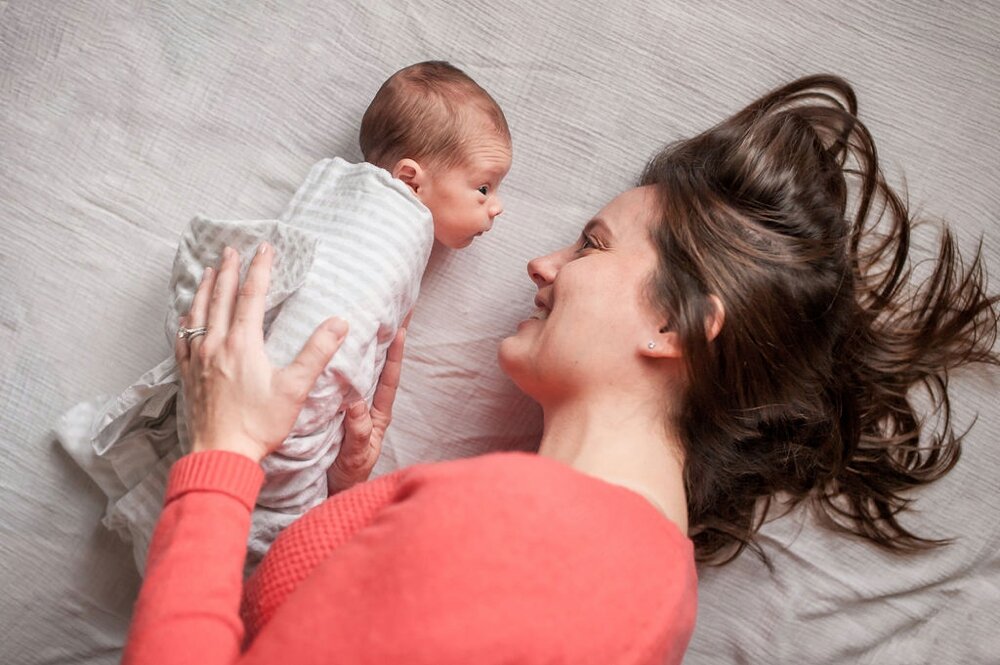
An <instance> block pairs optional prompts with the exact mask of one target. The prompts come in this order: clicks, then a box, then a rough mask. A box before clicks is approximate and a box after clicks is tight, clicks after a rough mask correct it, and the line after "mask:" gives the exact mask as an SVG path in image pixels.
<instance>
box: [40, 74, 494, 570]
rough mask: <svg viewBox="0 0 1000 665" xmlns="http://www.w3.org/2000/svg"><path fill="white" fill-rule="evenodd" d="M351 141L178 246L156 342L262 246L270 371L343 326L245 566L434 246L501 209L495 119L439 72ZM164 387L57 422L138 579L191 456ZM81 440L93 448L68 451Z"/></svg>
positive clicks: (383, 107) (294, 492)
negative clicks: (208, 282)
mask: <svg viewBox="0 0 1000 665" xmlns="http://www.w3.org/2000/svg"><path fill="white" fill-rule="evenodd" d="M360 143H361V150H362V153H363V154H364V158H365V161H364V162H362V163H359V164H350V163H348V162H346V161H344V160H342V159H339V158H333V159H324V160H322V161H320V162H319V163H317V164H316V165H314V166H313V167H312V169H311V170H310V172H309V175H308V176H307V178H306V180H305V182H304V183H303V184H302V186H301V187H300V188H299V189H298V190H297V191H296V193H295V195H294V197H293V198H292V201H291V202H290V203H289V205H288V207H287V208H286V210H285V212H284V213H283V214H282V215H281V217H280V218H279V219H277V220H256V221H254V220H238V221H219V220H210V219H206V218H203V217H196V218H195V219H194V220H193V221H192V222H191V224H190V226H189V228H188V229H187V230H186V231H185V233H184V235H183V237H182V239H181V243H180V246H179V248H178V251H177V257H176V259H175V263H174V270H173V276H172V279H171V289H172V291H173V294H174V301H173V307H172V308H171V312H170V314H169V315H168V319H167V328H168V334H170V335H173V333H174V332H175V331H177V330H178V317H179V316H180V315H182V314H184V313H185V312H186V311H187V309H188V308H189V307H190V303H191V300H192V298H193V295H194V291H195V289H196V287H197V283H198V280H199V279H200V277H201V273H202V272H203V271H204V268H205V267H206V266H209V265H217V263H218V260H219V257H220V256H221V253H222V250H223V248H224V247H226V246H230V247H233V248H234V249H236V250H237V251H238V252H239V253H240V254H241V255H242V257H243V260H244V264H245V263H246V262H247V259H248V258H249V257H250V256H251V255H252V253H253V252H254V251H255V250H256V248H257V246H258V245H259V244H260V243H261V242H263V241H265V240H266V241H268V242H270V243H271V244H272V245H273V246H274V248H275V257H276V261H275V266H274V270H273V273H272V279H271V291H270V293H269V295H268V302H267V308H268V310H267V316H266V317H265V327H266V332H267V342H266V348H267V351H268V355H269V356H270V358H271V360H272V362H274V363H276V364H279V365H284V364H287V363H289V362H291V360H292V359H293V358H294V357H295V355H296V354H297V353H298V352H299V350H300V349H301V348H302V345H303V344H304V343H305V340H306V339H307V338H308V337H309V335H310V334H311V333H312V331H313V330H314V329H315V328H316V326H317V325H319V323H320V322H322V321H323V320H325V319H327V318H329V317H330V316H338V317H340V318H343V319H345V320H347V321H348V323H349V324H350V331H349V334H348V336H347V339H346V340H345V341H344V344H343V345H342V346H341V349H340V350H339V351H338V353H337V355H336V356H335V357H334V358H333V360H332V361H331V362H330V364H329V365H328V366H327V368H326V370H325V371H324V373H323V375H322V376H321V377H320V378H319V380H318V381H317V383H316V386H315V388H314V389H313V391H312V393H310V396H309V399H308V400H307V403H306V405H305V407H304V408H303V410H302V413H301V415H300V416H299V419H298V421H297V422H296V424H295V427H294V428H293V430H292V434H291V435H290V436H289V438H288V439H287V440H286V441H285V442H284V443H283V444H282V445H281V446H280V447H279V448H278V450H277V451H276V452H275V453H274V454H272V455H271V456H269V457H268V458H266V459H265V460H264V462H263V464H262V466H263V468H264V471H265V478H266V479H265V483H264V487H263V488H262V490H261V493H260V496H259V499H258V506H257V509H256V510H255V511H254V516H253V527H252V529H251V535H250V542H249V556H248V564H249V565H251V566H252V565H253V564H254V563H256V561H258V560H259V559H260V557H262V556H263V554H264V553H265V552H266V551H267V548H268V547H269V546H270V544H271V542H272V541H273V539H274V537H276V536H277V534H278V533H279V532H280V530H281V529H283V528H284V527H286V526H287V525H288V524H290V523H291V522H292V521H294V520H295V519H296V518H297V517H298V516H300V515H301V514H303V513H304V512H305V511H307V510H308V509H309V508H311V507H313V506H314V505H317V504H318V503H320V502H322V501H323V500H324V499H325V498H326V496H327V479H326V472H327V470H328V469H329V467H330V466H331V464H332V462H333V459H334V457H335V456H336V453H337V451H338V450H339V446H340V443H341V440H342V437H343V418H344V410H345V408H346V406H348V405H350V404H351V403H353V402H354V401H356V400H357V399H364V400H366V401H367V402H368V403H369V404H370V403H371V398H372V395H373V393H374V388H375V384H376V382H377V379H378V376H379V374H380V373H381V369H382V366H383V364H384V362H385V355H386V351H387V349H388V345H389V343H390V342H391V341H392V340H393V338H394V337H395V335H396V332H397V330H398V329H399V327H400V325H401V323H402V321H403V319H404V318H405V317H406V315H407V314H408V313H409V311H410V310H411V309H412V307H413V305H414V302H415V300H416V298H417V294H418V291H419V286H420V278H421V275H422V273H423V271H424V269H425V267H426V265H427V260H428V258H429V256H430V251H431V247H432V244H433V242H434V240H437V241H438V242H440V243H441V244H442V245H445V246H446V247H450V248H453V249H459V248H463V247H467V246H468V245H469V244H470V243H472V241H473V240H474V239H475V238H476V237H477V236H479V235H482V234H483V233H485V232H486V231H489V230H490V228H491V227H492V225H493V220H494V219H495V218H496V216H497V215H499V214H500V213H501V212H502V211H503V205H502V202H501V200H500V197H499V194H498V189H499V186H500V183H501V181H502V180H503V178H504V176H506V174H507V171H508V170H509V168H510V163H511V140H510V131H509V129H508V127H507V122H506V119H505V118H504V115H503V112H502V111H501V110H500V107H499V106H498V105H497V103H496V102H495V101H494V100H493V98H492V97H490V95H489V94H488V93H487V92H486V91H485V90H483V89H482V88H481V87H480V86H479V85H477V84H476V83H475V82H474V81H473V80H472V79H471V78H469V77H468V76H467V75H466V74H465V73H463V72H462V71H461V70H459V69H457V68H456V67H453V66H452V65H450V64H448V63H446V62H436V61H435V62H423V63H418V64H416V65H411V66H409V67H406V68H404V69H402V70H400V71H398V72H396V73H395V74H393V75H392V76H391V77H390V78H389V79H388V80H387V81H386V82H385V83H384V84H383V85H382V87H381V88H380V89H379V91H378V93H377V94H376V95H375V98H374V99H373V100H372V102H371V104H370V105H369V107H368V109H367V110H366V112H365V114H364V117H363V119H362V122H361V132H360ZM178 391H179V379H178V374H177V368H176V364H175V363H174V362H173V360H172V359H168V360H166V361H164V362H163V363H161V364H160V365H159V366H157V367H156V368H154V369H153V370H151V371H150V372H147V373H146V374H145V375H144V376H143V377H142V378H140V380H139V382H138V383H137V384H135V385H133V386H132V387H130V388H129V389H128V390H127V391H126V392H125V393H124V394H122V395H121V396H120V397H118V398H117V399H115V400H112V401H111V402H108V403H107V404H106V405H104V406H103V408H101V409H99V410H98V412H97V413H96V415H95V416H94V417H93V418H92V419H91V418H89V417H88V419H90V426H89V427H87V428H86V430H87V431H86V433H84V434H83V435H82V436H81V431H80V430H81V428H80V426H79V425H80V423H81V421H82V419H81V416H82V414H83V413H84V411H85V410H83V409H82V407H84V406H85V405H80V407H78V409H75V410H74V411H76V413H75V414H74V411H71V412H70V413H68V414H67V416H65V417H64V418H63V421H62V423H61V424H60V426H59V428H57V429H58V434H59V437H60V439H61V440H62V442H63V445H64V446H65V447H66V448H67V450H69V451H70V453H71V454H73V455H74V457H77V458H78V459H80V456H81V455H84V456H86V455H89V456H90V459H89V465H90V466H98V465H100V464H102V463H103V465H104V468H103V470H102V472H101V475H102V477H101V478H99V477H98V473H95V472H92V475H94V478H95V480H97V481H98V483H99V484H101V485H102V487H104V489H105V491H106V492H107V493H108V495H109V498H110V502H109V508H108V513H107V515H106V516H105V523H106V524H108V525H109V526H110V527H113V528H118V529H119V531H121V532H123V534H124V535H126V537H128V538H130V539H132V540H133V541H135V548H136V552H135V555H136V560H137V563H138V565H139V568H140V570H142V569H143V568H144V564H145V561H144V559H145V551H146V548H147V546H148V539H149V538H150V537H151V534H152V529H153V525H155V522H156V518H157V516H158V513H159V507H160V504H161V502H162V494H163V490H164V487H165V482H166V475H167V471H168V470H169V467H170V465H171V464H172V463H173V461H174V460H176V459H177V458H179V457H180V456H181V455H182V454H184V453H185V452H187V451H188V450H189V449H190V447H189V445H188V440H187V432H186V428H185V419H184V413H183V408H181V407H182V402H183V400H179V399H177V397H178ZM91 413H93V409H91ZM74 424H75V425H74ZM84 439H85V440H84ZM81 440H83V441H82V443H83V446H86V447H89V448H91V449H92V452H91V451H86V453H81V452H80V448H81ZM74 449H76V451H75V452H74ZM96 458H100V461H98V459H96ZM95 463H96V464H95ZM81 464H83V462H81ZM83 465H84V467H85V468H87V466H88V465H87V464H83ZM109 467H110V469H112V470H113V473H109V472H108V468H109ZM109 478H111V480H110V481H109V480H108V479H109Z"/></svg>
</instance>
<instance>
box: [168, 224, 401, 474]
mask: <svg viewBox="0 0 1000 665" xmlns="http://www.w3.org/2000/svg"><path fill="white" fill-rule="evenodd" d="M273 254H274V250H273V249H272V248H271V247H270V246H269V245H268V244H267V243H264V244H262V245H261V246H260V247H258V248H257V254H256V256H254V258H253V261H252V262H251V263H250V268H249V270H248V272H247V276H246V280H245V281H244V283H243V286H242V287H240V286H239V268H240V265H239V255H238V254H237V253H236V252H235V251H234V250H232V249H231V248H229V247H227V248H226V249H225V251H224V252H223V258H222V265H221V266H220V268H219V271H218V272H216V271H214V270H212V269H211V268H207V269H206V270H205V274H204V275H203V277H202V280H201V284H200V285H199V286H198V290H197V292H196V293H195V296H194V301H193V302H192V303H191V311H190V312H189V314H188V315H187V316H186V317H185V318H184V319H183V321H182V323H181V325H182V326H185V327H188V328H198V327H201V326H207V327H208V332H207V333H206V334H204V335H200V336H197V337H194V338H192V339H190V340H186V339H178V340H177V342H176V344H175V348H174V351H175V354H176V357H177V362H178V364H179V365H180V370H181V380H182V382H183V384H184V391H185V405H186V407H187V419H188V429H189V432H190V434H191V442H192V449H193V450H194V451H195V452H197V451H203V450H229V451H232V452H235V453H239V454H241V455H245V456H247V457H249V458H250V459H252V460H254V461H255V462H259V461H260V460H262V459H263V458H264V457H265V456H266V455H268V454H269V453H270V452H271V451H273V450H274V449H275V448H277V447H278V445H280V444H281V442H282V441H284V440H285V438H286V437H287V436H288V433H289V432H290V431H291V429H292V425H294V424H295V419H296V418H297V417H298V415H299V411H301V410H302V405H303V404H304V403H305V400H306V397H307V396H308V394H309V391H310V390H312V387H313V384H315V383H316V379H317V378H318V377H319V374H320V372H322V371H323V368H324V367H326V364H327V363H328V362H330V358H332V357H333V354H334V353H336V352H337V349H339V348H340V345H341V343H342V342H343V341H344V337H345V336H346V335H347V324H346V323H345V322H344V321H342V320H340V319H329V320H327V321H324V322H323V323H322V324H321V325H320V326H319V327H318V328H317V329H316V331H315V332H313V334H312V336H311V337H310V338H309V340H308V341H307V342H306V344H305V346H304V347H303V348H302V351H301V352H300V353H299V355H298V356H297V357H296V358H295V360H294V361H292V363H291V364H290V365H288V366H287V367H283V368H277V369H276V368H275V367H273V366H272V365H271V363H270V361H269V360H268V358H267V355H266V354H265V352H264V332H263V327H264V298H265V296H266V295H267V290H268V287H269V285H270V281H271V262H272V260H273ZM237 290H238V291H239V295H238V296H237ZM397 375H398V373H397ZM393 392H395V388H393ZM390 405H391V400H390Z"/></svg>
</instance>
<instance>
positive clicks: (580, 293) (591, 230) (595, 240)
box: [499, 187, 665, 406]
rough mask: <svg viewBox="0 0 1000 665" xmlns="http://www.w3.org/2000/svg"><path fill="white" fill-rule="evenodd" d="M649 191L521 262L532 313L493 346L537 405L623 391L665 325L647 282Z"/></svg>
mask: <svg viewBox="0 0 1000 665" xmlns="http://www.w3.org/2000/svg"><path fill="white" fill-rule="evenodd" d="M657 210H658V206H657V199H656V193H655V190H654V189H653V188H652V187H640V188H636V189H631V190H628V191H627V192H625V193H623V194H621V195H619V196H618V197H616V198H615V199H614V200H613V201H611V203H609V204H608V205H606V206H605V207H604V209H602V210H601V211H600V212H599V213H597V215H596V216H594V218H593V219H592V220H591V221H590V222H588V223H587V224H586V226H585V227H584V229H583V232H582V233H581V235H580V239H579V240H578V241H577V242H576V243H574V244H572V245H570V246H568V247H564V248H563V249H560V250H558V251H556V252H553V253H552V254H548V255H546V256H540V257H538V258H535V259H533V260H531V261H530V262H528V274H529V276H530V277H531V279H532V281H534V282H535V284H536V285H537V286H538V293H537V295H536V297H535V305H536V307H537V309H536V310H535V312H534V314H532V316H531V318H529V319H527V320H525V321H522V322H521V323H519V324H518V326H517V332H516V333H515V334H514V335H512V336H510V337H508V338H506V339H505V340H504V341H503V342H502V343H501V344H500V350H499V359H500V366H501V368H502V369H503V370H504V371H505V372H506V373H507V374H508V375H509V376H510V377H511V378H512V379H513V380H514V382H515V383H517V384H518V386H519V387H520V388H521V389H522V390H523V391H524V392H525V393H527V394H528V395H531V396H532V397H534V398H535V399H536V400H537V401H539V402H540V403H541V404H542V405H543V406H544V405H545V403H546V402H547V401H549V400H552V399H560V398H565V397H575V396H580V395H581V394H585V393H586V392H587V391H589V390H599V389H607V388H611V389H615V388H616V387H621V388H626V389H627V388H628V387H629V385H628V384H630V383H631V382H632V381H634V380H635V379H636V378H637V377H638V376H639V375H640V373H641V372H640V370H641V368H642V367H643V366H644V365H645V366H646V367H648V362H647V360H648V356H649V355H651V351H650V350H649V349H648V346H647V345H648V343H649V342H650V341H654V342H656V341H657V339H658V331H659V329H660V328H661V327H662V326H663V325H664V324H665V320H664V318H663V316H662V314H660V313H658V312H657V311H656V310H655V309H654V308H653V306H652V304H651V302H650V300H649V297H648V284H649V279H650V277H651V275H652V274H653V271H654V270H655V269H656V266H657V257H656V251H655V248H654V246H653V243H652V240H651V238H650V227H651V224H652V223H653V220H654V219H655V217H656V212H657Z"/></svg>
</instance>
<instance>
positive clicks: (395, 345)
mask: <svg viewBox="0 0 1000 665" xmlns="http://www.w3.org/2000/svg"><path fill="white" fill-rule="evenodd" d="M405 345H406V328H400V329H399V331H398V332H396V336H395V337H394V338H393V340H392V344H390V345H389V350H388V352H387V353H386V357H385V365H383V366H382V374H380V375H379V377H378V385H376V386H375V396H374V397H373V398H372V419H373V420H374V421H375V425H376V427H380V428H381V430H382V431H383V432H384V431H385V428H386V427H388V426H389V420H391V419H392V405H393V403H394V402H395V401H396V389H397V388H399V376H400V374H401V373H402V371H403V347H404V346H405Z"/></svg>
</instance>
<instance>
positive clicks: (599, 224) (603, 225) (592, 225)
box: [583, 217, 614, 240]
mask: <svg viewBox="0 0 1000 665" xmlns="http://www.w3.org/2000/svg"><path fill="white" fill-rule="evenodd" d="M594 229H600V230H601V232H602V233H603V234H604V235H605V236H607V238H608V239H609V240H610V239H611V238H614V234H613V233H611V227H609V226H608V224H607V222H605V221H604V220H603V219H601V218H600V217H595V218H593V219H592V220H590V221H589V222H587V225H586V226H585V227H583V232H584V233H591V232H592V231H593V230H594Z"/></svg>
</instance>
